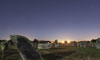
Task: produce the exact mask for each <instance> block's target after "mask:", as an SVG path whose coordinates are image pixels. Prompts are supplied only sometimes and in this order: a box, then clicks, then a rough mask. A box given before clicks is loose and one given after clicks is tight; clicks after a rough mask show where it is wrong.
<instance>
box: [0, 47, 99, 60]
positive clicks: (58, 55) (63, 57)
mask: <svg viewBox="0 0 100 60" xmlns="http://www.w3.org/2000/svg"><path fill="white" fill-rule="evenodd" d="M39 52H40V54H41V55H42V57H43V58H44V59H45V60H100V49H96V48H83V47H81V48H77V47H66V48H53V49H48V50H39ZM0 56H1V53H0ZM0 60H22V59H21V57H20V55H19V53H18V52H17V50H15V49H10V50H7V51H5V57H4V58H3V59H1V58H0Z"/></svg>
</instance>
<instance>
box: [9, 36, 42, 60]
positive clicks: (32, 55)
mask: <svg viewBox="0 0 100 60" xmlns="http://www.w3.org/2000/svg"><path fill="white" fill-rule="evenodd" d="M10 37H11V40H12V41H13V42H14V44H15V46H16V48H17V50H18V52H19V53H20V55H21V57H22V59H23V60H41V56H40V54H39V53H38V52H37V50H36V49H35V48H34V47H33V46H32V45H31V43H30V41H29V39H28V38H26V37H24V36H20V35H11V36H10Z"/></svg>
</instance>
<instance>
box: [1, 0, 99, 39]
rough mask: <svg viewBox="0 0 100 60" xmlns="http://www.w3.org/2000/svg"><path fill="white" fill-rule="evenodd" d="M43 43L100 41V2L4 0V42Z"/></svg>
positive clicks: (2, 9)
mask: <svg viewBox="0 0 100 60" xmlns="http://www.w3.org/2000/svg"><path fill="white" fill-rule="evenodd" d="M12 34H17V35H24V36H27V37H28V38H29V39H31V40H33V39H34V38H37V39H40V40H55V39H58V40H91V39H93V38H98V37H100V0H0V39H9V35H12Z"/></svg>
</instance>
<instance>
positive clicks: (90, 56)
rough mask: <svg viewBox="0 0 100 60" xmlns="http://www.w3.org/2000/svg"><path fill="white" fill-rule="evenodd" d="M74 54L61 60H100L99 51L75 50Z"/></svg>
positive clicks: (93, 49) (91, 49) (94, 49)
mask: <svg viewBox="0 0 100 60" xmlns="http://www.w3.org/2000/svg"><path fill="white" fill-rule="evenodd" d="M75 51H76V53H73V54H72V55H70V56H66V57H64V58H63V59H62V60H100V49H96V48H83V47H81V48H77V49H76V50H75Z"/></svg>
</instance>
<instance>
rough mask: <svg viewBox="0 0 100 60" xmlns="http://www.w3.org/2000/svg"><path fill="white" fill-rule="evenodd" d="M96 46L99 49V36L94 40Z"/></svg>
mask: <svg viewBox="0 0 100 60" xmlns="http://www.w3.org/2000/svg"><path fill="white" fill-rule="evenodd" d="M96 48H97V49H100V38H98V39H97V40H96Z"/></svg>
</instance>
